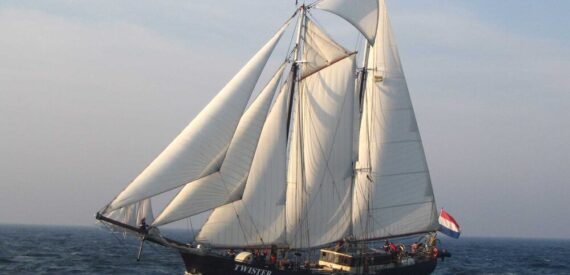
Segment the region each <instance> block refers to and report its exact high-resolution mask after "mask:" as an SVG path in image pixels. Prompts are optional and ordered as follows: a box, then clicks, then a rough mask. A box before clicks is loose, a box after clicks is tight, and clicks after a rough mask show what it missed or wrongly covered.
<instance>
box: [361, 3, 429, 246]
mask: <svg viewBox="0 0 570 275" xmlns="http://www.w3.org/2000/svg"><path fill="white" fill-rule="evenodd" d="M380 11H381V15H380V20H379V26H378V34H377V35H376V41H375V43H374V46H373V47H371V52H370V55H369V59H368V67H369V70H368V71H369V76H368V78H367V83H366V92H365V98H364V103H363V112H362V121H361V128H360V137H359V139H360V140H359V158H358V162H357V164H356V180H355V186H354V197H353V234H354V236H355V238H356V239H360V240H366V239H378V238H387V237H391V236H396V235H406V234H412V233H420V232H427V231H433V230H435V229H436V228H437V210H436V206H435V200H434V195H433V190H432V186H431V181H430V176H429V171H428V167H427V163H426V159H425V155H424V150H423V146H422V141H421V138H420V133H419V131H418V126H417V123H416V119H415V115H414V110H413V107H412V102H411V99H410V95H409V92H408V87H407V85H406V80H405V77H404V73H403V70H402V66H401V64H400V57H399V54H398V50H397V47H396V45H395V41H394V38H393V36H392V30H391V27H390V22H389V18H388V16H387V14H386V8H385V4H384V1H382V0H381V1H380Z"/></svg>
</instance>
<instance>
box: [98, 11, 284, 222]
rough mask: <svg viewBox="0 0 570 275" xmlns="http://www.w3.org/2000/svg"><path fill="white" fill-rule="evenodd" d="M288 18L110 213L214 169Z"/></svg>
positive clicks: (109, 209)
mask: <svg viewBox="0 0 570 275" xmlns="http://www.w3.org/2000/svg"><path fill="white" fill-rule="evenodd" d="M289 22H290V20H289V21H287V23H286V24H285V25H284V26H283V27H282V28H281V29H280V30H279V31H278V32H277V33H276V34H275V35H274V36H273V37H272V38H271V40H269V42H267V44H265V46H263V48H261V50H260V51H259V52H257V54H255V56H254V57H253V58H252V59H251V60H249V62H248V63H247V64H246V65H245V66H244V67H243V68H242V69H241V70H240V71H239V72H238V73H237V74H236V75H235V76H234V77H233V79H232V80H231V81H230V82H228V84H226V86H225V87H224V88H223V89H222V90H221V91H220V92H219V93H218V95H216V97H215V98H214V99H213V100H212V101H210V103H209V104H208V105H207V106H206V107H205V108H204V110H202V112H200V113H199V114H198V115H197V116H196V118H194V120H192V122H190V124H189V125H188V126H187V127H186V128H185V129H184V130H183V131H182V133H180V135H178V137H176V139H174V141H172V143H171V144H170V145H168V147H167V148H166V149H165V150H164V151H163V152H162V153H161V154H160V155H159V156H158V157H157V158H156V159H155V160H154V161H153V162H152V163H151V164H150V165H149V166H148V167H147V168H146V169H145V170H144V171H143V172H142V173H141V174H140V175H139V176H138V177H136V178H135V180H134V181H133V182H132V183H131V184H129V185H128V186H127V188H126V189H125V190H123V192H121V193H120V194H119V195H118V196H117V197H116V198H115V199H114V200H113V201H112V202H111V203H110V204H109V205H108V206H107V207H106V209H105V210H104V212H105V213H108V212H110V211H112V210H114V209H118V208H121V207H123V206H126V205H129V204H131V203H134V202H137V201H140V200H142V199H145V198H148V197H151V196H154V195H157V194H160V193H163V192H166V191H169V190H172V189H174V188H176V187H179V186H182V185H184V184H186V183H188V182H191V181H193V180H196V179H198V178H201V177H204V176H207V175H208V174H210V173H212V172H214V171H215V170H216V169H217V168H218V167H217V165H216V164H219V162H220V156H223V155H224V154H225V151H226V149H227V148H228V145H229V143H230V141H231V139H232V137H233V135H234V131H235V129H236V127H237V124H238V122H239V119H240V117H241V116H242V113H243V111H244V109H245V107H246V105H247V102H248V101H249V98H250V97H251V93H252V91H253V89H254V87H255V84H256V83H257V80H258V79H259V76H260V75H261V72H262V70H263V68H264V67H265V64H266V63H267V60H268V59H269V56H270V55H271V53H272V51H273V49H274V48H275V45H276V44H277V42H278V41H279V39H280V38H281V35H282V34H283V32H284V31H285V29H286V27H287V26H288V23H289Z"/></svg>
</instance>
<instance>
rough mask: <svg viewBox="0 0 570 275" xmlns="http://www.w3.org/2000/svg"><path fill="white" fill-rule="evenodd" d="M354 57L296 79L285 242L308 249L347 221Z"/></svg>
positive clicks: (344, 228) (332, 237) (341, 231)
mask: <svg viewBox="0 0 570 275" xmlns="http://www.w3.org/2000/svg"><path fill="white" fill-rule="evenodd" d="M354 70H355V56H354V55H348V56H346V57H345V58H344V59H341V60H339V61H338V62H336V63H334V64H332V65H330V66H328V67H325V68H323V69H321V70H319V71H317V72H315V73H314V74H312V75H310V76H308V77H306V78H305V79H304V80H303V81H301V83H300V87H301V88H300V91H299V97H298V105H297V106H298V107H297V111H296V113H297V115H296V117H295V121H294V127H293V132H292V134H291V135H292V140H291V145H290V153H289V155H290V158H289V170H288V179H287V183H288V185H287V200H286V215H287V242H288V244H289V245H290V247H291V248H306V247H314V246H319V245H323V244H327V243H331V242H334V241H337V240H339V239H342V238H343V237H345V236H346V235H347V233H348V230H349V229H350V224H351V211H350V208H351V199H352V198H351V195H350V194H351V192H350V189H351V182H352V163H353V161H354V159H353V154H352V144H353V141H352V132H353V131H352V129H353V113H354V111H353V102H354V81H355V79H354Z"/></svg>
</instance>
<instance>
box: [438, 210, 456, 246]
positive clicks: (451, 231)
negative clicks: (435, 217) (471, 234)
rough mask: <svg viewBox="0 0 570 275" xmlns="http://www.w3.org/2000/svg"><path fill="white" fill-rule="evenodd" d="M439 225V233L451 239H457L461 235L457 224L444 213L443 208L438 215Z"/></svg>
mask: <svg viewBox="0 0 570 275" xmlns="http://www.w3.org/2000/svg"><path fill="white" fill-rule="evenodd" d="M439 225H440V227H439V232H441V233H443V234H445V235H447V236H449V237H452V238H456V239H457V238H459V234H461V228H460V227H459V224H458V223H457V222H456V221H455V219H454V218H453V217H452V216H451V215H449V214H448V213H447V212H445V209H443V208H442V209H441V213H440V214H439Z"/></svg>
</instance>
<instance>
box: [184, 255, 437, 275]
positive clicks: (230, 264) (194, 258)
mask: <svg viewBox="0 0 570 275" xmlns="http://www.w3.org/2000/svg"><path fill="white" fill-rule="evenodd" d="M181 255H182V259H183V260H184V264H185V266H186V272H187V273H189V274H202V275H234V274H235V275H243V274H254V275H286V274H291V275H293V274H296V275H305V274H306V275H308V274H346V273H331V272H324V271H317V270H305V269H300V270H279V269H276V268H273V267H271V266H268V265H252V264H245V263H237V262H235V261H234V260H233V259H232V258H229V257H219V256H211V255H196V254H191V253H184V252H182V253H181ZM436 265H437V260H435V259H430V260H424V261H418V262H417V263H416V264H414V265H409V266H395V267H392V268H390V269H384V270H381V271H376V273H370V274H377V275H404V274H405V275H409V274H418V275H421V274H430V273H432V272H433V271H434V270H435V267H436Z"/></svg>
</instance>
